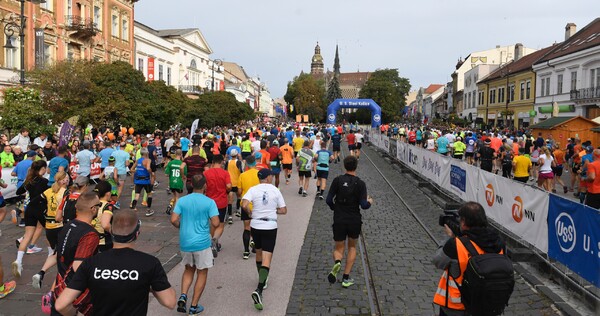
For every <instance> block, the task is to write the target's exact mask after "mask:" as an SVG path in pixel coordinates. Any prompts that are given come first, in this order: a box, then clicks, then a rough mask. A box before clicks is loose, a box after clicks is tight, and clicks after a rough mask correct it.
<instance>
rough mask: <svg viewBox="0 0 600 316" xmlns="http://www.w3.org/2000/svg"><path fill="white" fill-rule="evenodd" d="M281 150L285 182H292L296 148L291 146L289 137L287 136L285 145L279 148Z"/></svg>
mask: <svg viewBox="0 0 600 316" xmlns="http://www.w3.org/2000/svg"><path fill="white" fill-rule="evenodd" d="M279 150H280V151H281V164H282V167H283V171H284V175H283V176H284V177H285V184H286V185H287V184H289V183H290V178H291V177H292V167H293V163H294V148H293V147H292V146H290V144H289V142H288V139H287V138H286V139H285V141H284V145H283V146H281V148H279Z"/></svg>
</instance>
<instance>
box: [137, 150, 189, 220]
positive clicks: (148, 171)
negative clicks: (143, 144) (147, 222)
mask: <svg viewBox="0 0 600 316" xmlns="http://www.w3.org/2000/svg"><path fill="white" fill-rule="evenodd" d="M140 152H141V154H142V157H141V158H140V159H138V161H137V162H136V164H135V165H134V166H133V169H132V170H131V172H132V173H134V175H133V184H134V185H135V198H134V199H133V201H131V204H130V205H129V208H130V209H132V210H134V211H137V209H136V206H137V201H138V199H139V198H140V193H141V192H142V190H144V192H145V193H146V194H147V195H148V199H147V200H146V201H147V202H146V203H147V207H148V209H147V210H146V216H152V215H154V211H153V210H152V191H153V188H154V186H153V183H152V179H153V175H152V174H153V172H152V161H151V160H150V158H148V149H146V148H142V149H141V151H140ZM182 189H183V188H182Z"/></svg>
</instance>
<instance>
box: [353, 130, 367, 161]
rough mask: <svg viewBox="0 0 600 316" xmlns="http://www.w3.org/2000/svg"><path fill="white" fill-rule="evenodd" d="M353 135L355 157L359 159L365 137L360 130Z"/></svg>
mask: <svg viewBox="0 0 600 316" xmlns="http://www.w3.org/2000/svg"><path fill="white" fill-rule="evenodd" d="M354 137H356V159H360V150H361V149H362V143H363V140H364V138H365V137H364V136H363V134H361V132H360V130H358V131H357V132H356V133H354Z"/></svg>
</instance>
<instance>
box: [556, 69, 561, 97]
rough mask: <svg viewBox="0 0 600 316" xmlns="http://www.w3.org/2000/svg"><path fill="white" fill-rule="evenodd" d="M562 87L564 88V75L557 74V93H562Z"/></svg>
mask: <svg viewBox="0 0 600 316" xmlns="http://www.w3.org/2000/svg"><path fill="white" fill-rule="evenodd" d="M562 88H563V75H562V74H560V75H558V76H557V79H556V94H562Z"/></svg>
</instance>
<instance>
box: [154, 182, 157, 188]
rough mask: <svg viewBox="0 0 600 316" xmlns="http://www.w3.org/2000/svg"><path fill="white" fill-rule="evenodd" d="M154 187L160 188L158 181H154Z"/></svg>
mask: <svg viewBox="0 0 600 316" xmlns="http://www.w3.org/2000/svg"><path fill="white" fill-rule="evenodd" d="M154 188H155V189H156V188H158V181H154Z"/></svg>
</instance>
